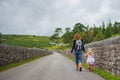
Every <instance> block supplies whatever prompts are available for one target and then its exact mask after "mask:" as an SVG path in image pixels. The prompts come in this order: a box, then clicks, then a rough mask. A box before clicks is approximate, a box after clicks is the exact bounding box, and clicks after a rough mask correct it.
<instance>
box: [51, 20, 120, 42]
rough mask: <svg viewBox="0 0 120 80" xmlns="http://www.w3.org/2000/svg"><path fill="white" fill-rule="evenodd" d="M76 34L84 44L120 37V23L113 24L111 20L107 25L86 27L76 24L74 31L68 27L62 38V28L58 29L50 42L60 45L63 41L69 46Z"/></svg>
mask: <svg viewBox="0 0 120 80" xmlns="http://www.w3.org/2000/svg"><path fill="white" fill-rule="evenodd" d="M76 32H77V33H79V34H80V35H81V36H82V38H83V40H84V43H85V44H87V43H90V42H93V41H99V40H103V39H106V38H110V37H112V36H116V35H120V22H114V23H112V22H111V21H110V20H109V22H108V23H107V24H105V23H104V22H103V23H102V24H101V25H100V26H96V25H94V26H89V25H87V26H85V25H83V24H82V23H76V24H75V25H74V26H73V29H72V30H71V28H70V27H66V28H65V33H63V35H62V36H60V34H61V33H62V28H56V29H55V32H54V34H53V35H52V36H51V38H50V40H52V41H54V42H58V43H59V42H60V40H62V42H64V43H68V44H69V43H71V42H72V40H73V35H74V34H75V33H76Z"/></svg>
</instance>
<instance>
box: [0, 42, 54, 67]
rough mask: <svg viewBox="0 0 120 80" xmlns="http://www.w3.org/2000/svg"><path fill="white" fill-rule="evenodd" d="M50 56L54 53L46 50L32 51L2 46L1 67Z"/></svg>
mask: <svg viewBox="0 0 120 80" xmlns="http://www.w3.org/2000/svg"><path fill="white" fill-rule="evenodd" d="M48 54H52V52H51V51H48V50H45V49H37V48H34V49H31V48H24V47H16V46H8V45H1V44H0V66H3V65H7V64H11V63H15V62H18V61H22V60H26V59H29V58H33V57H37V56H45V55H48Z"/></svg>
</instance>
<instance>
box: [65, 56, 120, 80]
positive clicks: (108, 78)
mask: <svg viewBox="0 0 120 80" xmlns="http://www.w3.org/2000/svg"><path fill="white" fill-rule="evenodd" d="M65 56H66V57H68V58H69V59H70V60H72V61H74V60H75V59H74V58H73V57H71V56H69V55H65ZM83 67H84V68H85V69H87V64H85V63H83ZM93 72H94V73H96V74H98V75H100V76H101V77H103V78H104V79H105V80H120V76H115V75H113V74H111V73H108V72H105V71H103V70H100V69H98V68H96V67H94V70H93Z"/></svg>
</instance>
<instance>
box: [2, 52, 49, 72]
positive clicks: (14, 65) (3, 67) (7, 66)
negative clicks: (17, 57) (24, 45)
mask: <svg viewBox="0 0 120 80" xmlns="http://www.w3.org/2000/svg"><path fill="white" fill-rule="evenodd" d="M48 55H50V54H48ZM48 55H44V56H39V57H34V58H31V59H27V60H23V61H20V62H16V63H13V64H8V65H5V66H1V67H0V72H2V71H5V70H8V69H10V68H13V67H17V66H19V65H22V64H25V63H28V62H32V61H34V60H37V59H39V58H42V57H45V56H48Z"/></svg>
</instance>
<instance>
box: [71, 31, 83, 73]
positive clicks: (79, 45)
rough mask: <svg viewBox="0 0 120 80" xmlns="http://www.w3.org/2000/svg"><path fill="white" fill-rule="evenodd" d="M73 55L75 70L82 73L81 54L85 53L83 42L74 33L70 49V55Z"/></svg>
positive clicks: (78, 35)
mask: <svg viewBox="0 0 120 80" xmlns="http://www.w3.org/2000/svg"><path fill="white" fill-rule="evenodd" d="M72 52H74V54H75V63H76V70H77V71H78V70H79V71H82V54H83V52H85V48H84V44H83V40H82V39H81V36H80V34H78V33H76V34H75V35H74V40H73V46H72V49H71V53H72Z"/></svg>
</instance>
